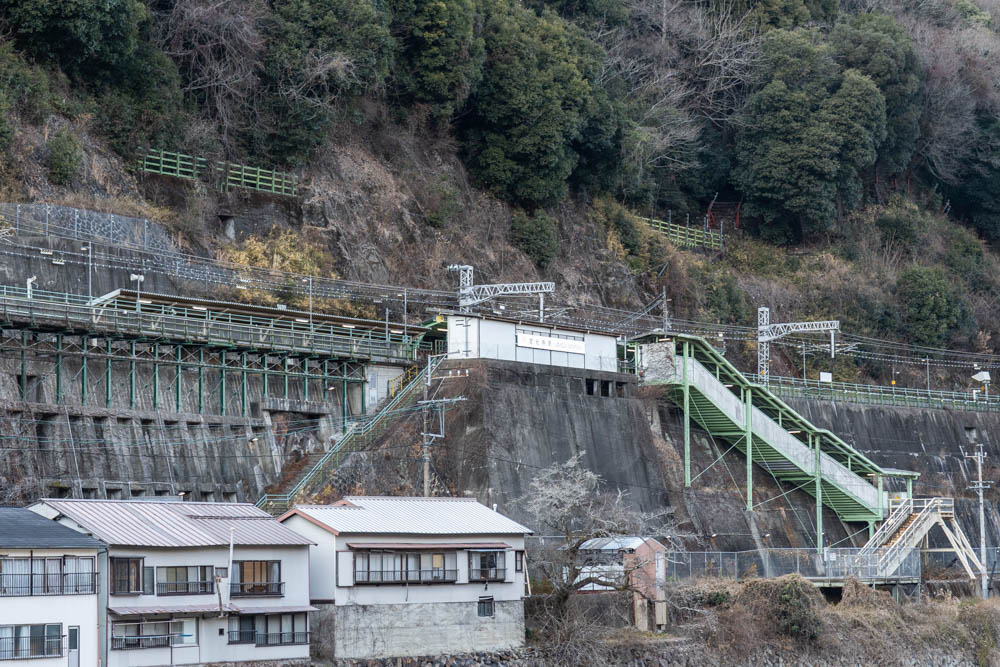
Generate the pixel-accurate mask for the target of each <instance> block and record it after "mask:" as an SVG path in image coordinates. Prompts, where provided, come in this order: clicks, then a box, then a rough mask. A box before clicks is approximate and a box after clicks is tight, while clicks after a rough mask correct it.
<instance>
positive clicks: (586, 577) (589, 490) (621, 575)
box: [517, 456, 679, 657]
mask: <svg viewBox="0 0 1000 667" xmlns="http://www.w3.org/2000/svg"><path fill="white" fill-rule="evenodd" d="M517 502H518V505H519V506H521V507H522V508H523V509H524V510H525V512H526V513H527V514H528V515H529V516H531V517H532V518H533V523H534V528H535V530H536V533H540V534H541V535H542V536H543V537H542V538H540V539H539V540H538V543H539V544H538V546H537V547H536V548H533V549H531V550H529V552H528V558H529V561H530V563H529V566H530V574H531V576H532V580H533V581H537V582H539V583H540V584H541V585H543V586H544V588H545V590H546V591H549V592H548V594H547V599H546V600H545V604H544V605H540V606H541V608H542V611H541V613H540V615H539V616H536V618H535V619H534V621H535V622H536V623H537V624H538V630H539V632H540V633H541V635H542V636H544V637H545V638H546V639H547V640H548V641H549V643H550V645H552V646H554V647H555V649H554V650H556V651H564V650H572V651H579V650H583V651H584V653H586V651H590V650H595V648H594V646H593V642H594V641H595V640H600V639H601V638H602V635H603V632H602V631H606V630H607V627H606V625H604V624H602V623H601V622H600V621H596V620H595V619H592V618H588V617H587V615H586V614H584V613H582V612H580V610H579V608H578V607H576V606H575V605H574V604H573V601H574V597H575V594H576V593H577V592H578V591H580V590H581V589H584V588H585V587H587V586H589V585H591V584H597V585H598V586H600V587H601V588H603V589H605V590H609V591H635V590H637V589H638V588H640V587H641V585H640V584H641V582H639V581H638V579H637V576H641V571H643V570H645V569H646V567H647V566H648V565H649V563H648V562H643V561H642V560H641V559H632V560H630V561H627V562H624V563H623V567H622V568H621V570H619V571H615V572H612V571H611V570H607V569H601V568H596V569H595V568H592V567H588V566H587V565H588V563H587V559H586V558H585V550H584V549H583V546H584V545H585V544H586V543H587V542H588V541H589V540H593V539H595V538H601V537H615V536H622V535H637V536H644V535H656V536H658V539H660V541H664V540H666V541H668V542H670V543H673V544H676V543H678V542H679V536H678V535H677V530H676V526H674V524H673V521H672V517H673V510H672V509H671V508H664V509H662V510H660V511H658V512H655V513H641V512H638V511H636V510H634V509H633V508H632V507H631V506H630V503H629V502H628V497H627V494H626V493H624V492H623V491H620V490H619V491H615V492H607V491H605V490H603V489H602V484H601V478H600V477H599V476H598V475H597V474H595V473H594V472H592V471H590V470H586V469H584V468H583V467H581V465H580V457H579V456H574V457H573V458H571V459H569V460H568V461H567V462H566V463H563V464H556V465H553V466H551V467H550V468H546V469H545V470H543V471H542V472H540V473H539V474H538V475H537V476H536V477H535V478H534V479H533V480H532V481H531V483H530V484H529V490H528V492H527V493H526V494H525V495H524V496H523V497H522V498H521V499H519V500H518V501H517ZM571 647H572V649H571ZM564 657H567V656H564Z"/></svg>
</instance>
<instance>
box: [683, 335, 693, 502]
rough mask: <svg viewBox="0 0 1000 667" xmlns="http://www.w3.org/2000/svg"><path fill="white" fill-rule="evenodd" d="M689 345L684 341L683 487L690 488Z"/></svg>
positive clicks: (688, 342)
mask: <svg viewBox="0 0 1000 667" xmlns="http://www.w3.org/2000/svg"><path fill="white" fill-rule="evenodd" d="M690 360H691V343H690V341H687V340H685V341H684V369H683V371H682V373H683V380H684V486H686V487H689V486H691V371H690V366H691V361H690Z"/></svg>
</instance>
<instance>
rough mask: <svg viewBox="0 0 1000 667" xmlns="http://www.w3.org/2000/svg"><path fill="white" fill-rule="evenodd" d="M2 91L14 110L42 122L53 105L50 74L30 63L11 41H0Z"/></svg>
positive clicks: (0, 88)
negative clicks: (16, 50)
mask: <svg viewBox="0 0 1000 667" xmlns="http://www.w3.org/2000/svg"><path fill="white" fill-rule="evenodd" d="M0 91H2V93H3V95H4V96H5V97H6V102H7V103H8V104H9V108H10V109H11V110H16V111H17V112H18V113H19V114H21V116H22V117H23V118H24V119H25V120H28V121H31V122H35V123H38V122H41V121H43V120H44V119H45V116H46V115H48V113H49V112H50V110H51V108H52V93H51V90H50V84H49V76H48V74H46V73H45V70H43V69H42V68H41V67H38V66H36V65H29V64H28V62H27V61H26V60H25V59H24V57H23V56H22V55H21V54H19V53H17V52H15V51H14V46H13V44H12V43H11V42H5V43H3V44H0Z"/></svg>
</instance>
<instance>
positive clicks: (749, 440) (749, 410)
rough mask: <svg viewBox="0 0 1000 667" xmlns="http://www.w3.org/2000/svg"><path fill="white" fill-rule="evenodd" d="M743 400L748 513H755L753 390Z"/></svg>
mask: <svg viewBox="0 0 1000 667" xmlns="http://www.w3.org/2000/svg"><path fill="white" fill-rule="evenodd" d="M743 398H744V400H745V401H746V417H745V424H744V426H745V428H746V430H745V431H744V433H743V438H744V439H745V441H746V446H747V511H748V512H752V511H753V431H752V425H751V423H750V418H751V415H752V414H753V389H751V388H750V387H747V388H746V389H745V390H744V394H743Z"/></svg>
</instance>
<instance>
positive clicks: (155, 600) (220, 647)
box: [102, 546, 309, 667]
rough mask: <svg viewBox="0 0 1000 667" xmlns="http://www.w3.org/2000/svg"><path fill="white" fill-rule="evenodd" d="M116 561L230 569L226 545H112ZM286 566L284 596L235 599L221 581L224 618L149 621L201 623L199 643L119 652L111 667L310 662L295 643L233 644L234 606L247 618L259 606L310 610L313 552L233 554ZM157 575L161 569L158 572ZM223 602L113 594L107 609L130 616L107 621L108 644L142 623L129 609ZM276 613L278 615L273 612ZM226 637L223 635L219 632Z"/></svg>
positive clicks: (246, 550) (212, 597)
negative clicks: (122, 629)
mask: <svg viewBox="0 0 1000 667" xmlns="http://www.w3.org/2000/svg"><path fill="white" fill-rule="evenodd" d="M110 556H111V558H142V559H143V567H153V568H157V567H171V566H174V567H176V566H211V567H212V570H213V572H214V569H215V568H217V567H219V568H228V567H229V549H228V548H221V547H204V548H171V549H166V548H148V547H147V548H138V547H132V548H126V547H112V548H111V549H110ZM273 560H278V561H280V562H281V571H280V577H281V579H280V580H281V581H282V582H283V583H284V587H283V590H284V594H283V595H282V596H260V597H247V596H239V595H236V596H233V595H231V594H230V586H229V582H230V580H231V579H232V573H231V572H230V573H229V574H230V579H223V580H222V582H221V598H222V604H223V606H224V607H225V608H226V612H225V617H223V618H219V617H218V615H217V614H214V613H202V614H191V613H164V614H157V615H150V616H148V617H147V620H148V622H150V623H154V622H157V620H163V621H164V622H165V621H168V620H181V619H185V618H187V619H191V618H196V619H197V638H196V642H197V643H196V644H195V645H192V646H174V647H165V648H133V649H114V648H111V650H109V652H108V666H109V667H144V666H147V665H148V666H152V665H170V664H174V665H183V664H198V663H208V662H212V663H215V662H259V661H266V660H293V659H303V660H304V659H306V658H308V656H309V646H308V645H301V644H294V645H285V646H256V645H254V644H253V643H250V644H230V643H229V618H228V617H229V616H230V615H232V614H233V612H231V611H229V610H230V609H231V608H232V607H234V606H235V607H237V608H239V609H240V612H241V613H242V614H244V615H246V614H252V613H254V612H253V610H254V608H261V609H263V608H272V609H273V608H275V607H287V608H294V607H300V608H301V607H306V606H308V605H309V578H308V577H309V551H308V547H306V546H267V547H256V546H255V547H251V546H237V547H235V548H234V550H233V561H234V562H235V561H273ZM153 573H154V576H155V575H156V571H155V569H154V571H153ZM103 579H104V583H103V584H102V585H106V586H108V588H107V590H108V591H109V592H110V591H111V590H112V589H111V587H110V583H111V582H110V581H109V575H103ZM218 604H219V592H217V591H215V589H214V587H213V592H212V593H211V594H195V595H175V594H168V595H159V594H158V595H145V594H143V595H119V594H111V595H109V596H108V606H109V607H111V608H113V609H116V610H119V611H123V612H125V615H122V616H116V615H112V616H111V617H110V618H109V622H108V626H109V627H108V645H109V647H110V646H111V644H112V639H111V638H112V635H113V630H114V625H115V624H116V623H121V624H126V623H131V622H135V621H136V620H138V617H137V616H129V615H127V610H128V609H129V608H155V607H183V606H187V605H209V606H217V605H218ZM268 613H274V612H268ZM220 629H221V630H222V634H221V635H220V634H219V630H220Z"/></svg>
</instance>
